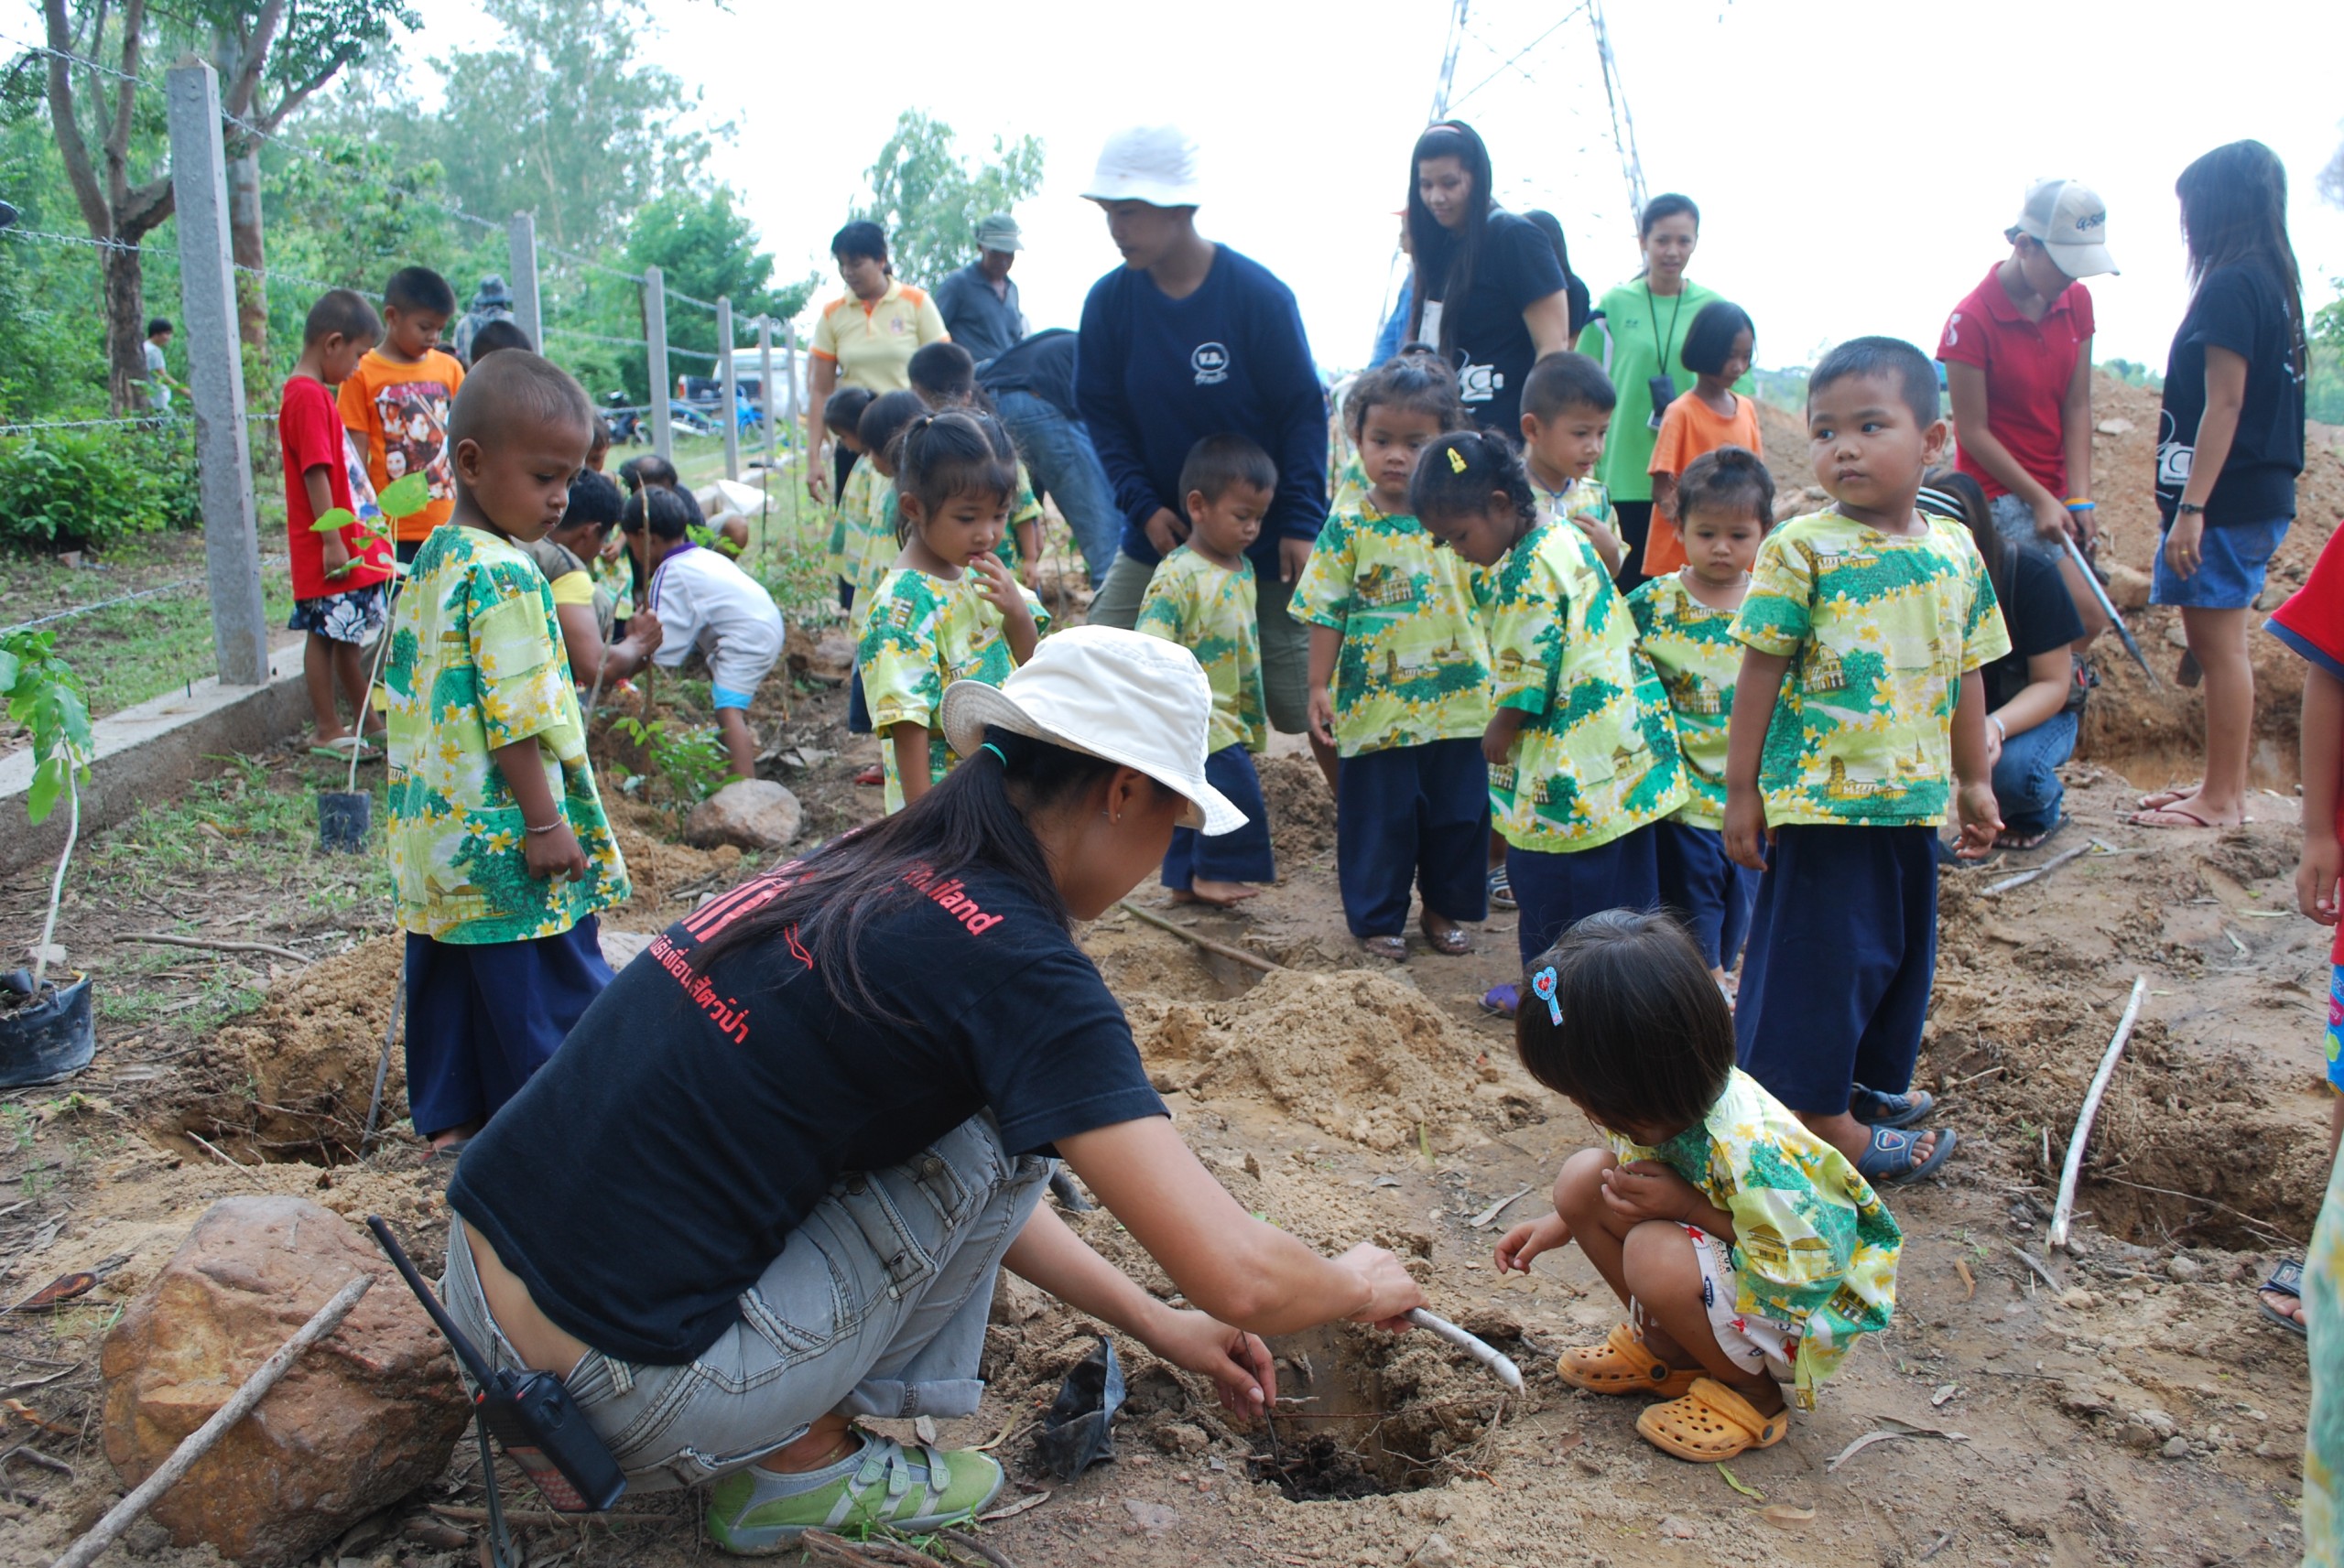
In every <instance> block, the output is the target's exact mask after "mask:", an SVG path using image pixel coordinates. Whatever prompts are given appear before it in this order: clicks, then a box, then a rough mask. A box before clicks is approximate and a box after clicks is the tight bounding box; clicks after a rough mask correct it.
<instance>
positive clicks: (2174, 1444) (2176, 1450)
mask: <svg viewBox="0 0 2344 1568" xmlns="http://www.w3.org/2000/svg"><path fill="white" fill-rule="evenodd" d="M2157 1452H2159V1453H2160V1454H2164V1455H2165V1457H2166V1458H2168V1459H2187V1458H2188V1457H2189V1440H2188V1439H2187V1438H2186V1437H2184V1436H2182V1435H2181V1434H2180V1433H2174V1434H2173V1435H2172V1436H2171V1437H2168V1438H2166V1439H2165V1446H2164V1447H2163V1448H2161V1449H2159V1450H2158V1451H2157Z"/></svg>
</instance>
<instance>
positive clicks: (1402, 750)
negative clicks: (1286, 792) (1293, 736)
mask: <svg viewBox="0 0 2344 1568" xmlns="http://www.w3.org/2000/svg"><path fill="white" fill-rule="evenodd" d="M1335 778H1336V784H1335V876H1336V881H1338V882H1340V884H1341V887H1342V892H1343V918H1344V919H1345V920H1346V921H1347V922H1349V923H1350V925H1351V935H1354V936H1398V935H1403V934H1404V933H1405V931H1406V929H1407V925H1408V890H1409V888H1410V886H1411V885H1413V886H1414V887H1415V888H1416V890H1417V891H1418V892H1421V893H1422V894H1423V895H1424V901H1425V907H1426V908H1427V909H1428V910H1431V911H1432V912H1434V913H1435V914H1445V915H1447V916H1449V919H1451V920H1486V919H1488V918H1489V914H1490V885H1489V861H1490V764H1489V763H1488V762H1484V761H1483V760H1482V758H1481V741H1478V740H1459V741H1429V742H1427V744H1425V745H1422V746H1394V747H1391V748H1390V749H1388V750H1386V751H1382V752H1362V754H1361V755H1359V756H1356V757H1345V758H1344V759H1343V761H1342V766H1341V768H1340V770H1339V771H1338V772H1337V773H1336V775H1335Z"/></svg>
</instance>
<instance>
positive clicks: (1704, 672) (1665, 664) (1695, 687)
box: [1628, 572, 1742, 829]
mask: <svg viewBox="0 0 2344 1568" xmlns="http://www.w3.org/2000/svg"><path fill="white" fill-rule="evenodd" d="M1628 610H1629V612H1630V613H1631V614H1633V616H1634V617H1635V618H1636V643H1637V646H1639V647H1640V648H1642V649H1643V650H1644V657H1645V658H1646V659H1648V660H1649V661H1651V664H1652V667H1653V670H1654V673H1655V674H1656V675H1658V676H1660V684H1661V685H1662V686H1663V687H1666V689H1667V691H1668V708H1669V713H1670V715H1671V717H1672V718H1673V719H1674V720H1675V722H1676V725H1677V754H1678V755H1679V756H1681V757H1683V758H1684V760H1685V787H1686V789H1687V792H1689V794H1690V795H1691V798H1690V799H1688V800H1687V801H1686V803H1685V808H1684V809H1683V810H1682V811H1679V812H1678V813H1677V821H1679V822H1682V823H1684V824H1685V825H1686V826H1687V827H1708V828H1711V829H1722V828H1723V827H1725V741H1726V725H1727V723H1728V721H1729V720H1730V719H1731V718H1732V716H1733V683H1734V681H1735V680H1736V679H1737V678H1738V677H1739V676H1741V674H1742V643H1740V642H1739V641H1738V640H1736V638H1735V637H1734V634H1733V611H1731V610H1712V609H1710V608H1709V606H1708V605H1706V604H1703V603H1702V602H1701V601H1700V600H1698V599H1696V598H1694V597H1693V595H1692V593H1691V591H1690V590H1689V589H1687V588H1686V586H1685V580H1684V579H1683V578H1682V577H1681V576H1679V575H1678V574H1677V573H1676V572H1670V573H1669V574H1668V575H1667V576H1666V577H1656V578H1654V579H1651V580H1650V581H1648V582H1645V583H1644V584H1643V585H1642V586H1641V587H1639V588H1638V589H1636V590H1635V592H1633V593H1632V594H1630V595H1628Z"/></svg>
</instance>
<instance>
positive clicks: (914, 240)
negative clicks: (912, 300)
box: [852, 109, 1042, 288]
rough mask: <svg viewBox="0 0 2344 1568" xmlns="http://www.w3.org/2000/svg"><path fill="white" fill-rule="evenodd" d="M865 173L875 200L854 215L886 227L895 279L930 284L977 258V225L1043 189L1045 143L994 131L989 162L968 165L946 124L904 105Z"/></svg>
mask: <svg viewBox="0 0 2344 1568" xmlns="http://www.w3.org/2000/svg"><path fill="white" fill-rule="evenodd" d="M864 174H865V176H866V177H867V178H869V179H870V181H871V197H872V199H871V201H870V204H869V205H867V206H863V207H858V208H856V209H855V211H853V213H852V216H853V217H855V218H867V219H870V220H871V221H872V222H875V223H877V224H878V225H879V226H880V227H881V228H883V229H884V230H886V231H887V245H888V249H889V250H890V251H891V252H892V253H893V254H894V259H895V273H896V276H900V277H904V278H907V279H909V280H910V281H912V282H914V283H917V284H919V285H921V286H923V287H931V288H932V287H935V286H936V285H937V284H938V283H939V282H941V281H942V280H943V278H944V276H945V275H946V274H947V273H950V272H951V271H952V270H953V269H954V268H956V267H961V266H966V265H968V264H969V263H971V262H972V261H974V260H976V259H977V241H976V233H977V225H978V224H979V223H980V222H983V221H984V220H985V219H986V218H987V217H989V216H991V215H992V214H993V213H995V212H1006V211H1010V210H1011V209H1012V208H1014V207H1015V206H1016V205H1017V203H1018V202H1020V201H1023V200H1026V198H1027V197H1029V196H1031V195H1033V194H1034V193H1035V192H1036V191H1037V190H1039V189H1041V188H1042V142H1041V138H1040V137H1038V136H1022V137H1020V138H1019V139H1018V140H1017V141H1015V143H1010V142H1004V140H1003V139H1002V138H1001V137H999V136H995V137H994V138H993V158H992V161H990V162H987V163H980V164H977V165H975V166H973V167H971V164H970V163H969V162H968V160H967V159H965V158H964V157H961V155H960V150H959V148H958V147H957V146H955V145H954V139H953V135H952V127H951V126H950V125H948V124H944V123H943V122H942V121H940V120H936V119H932V118H930V117H929V116H928V115H927V114H923V113H922V112H920V111H919V110H917V109H906V110H905V111H904V112H903V113H902V114H900V115H898V116H896V119H895V133H894V134H893V135H890V136H889V137H888V138H887V140H886V142H885V143H884V145H883V146H881V147H880V149H879V161H878V162H876V163H874V164H873V165H872V166H871V168H868V169H866V170H865V171H864Z"/></svg>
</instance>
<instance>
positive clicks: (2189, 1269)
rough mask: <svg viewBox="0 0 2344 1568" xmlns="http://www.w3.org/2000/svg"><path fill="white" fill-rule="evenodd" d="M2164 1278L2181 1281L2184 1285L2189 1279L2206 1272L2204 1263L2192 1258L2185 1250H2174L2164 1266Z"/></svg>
mask: <svg viewBox="0 0 2344 1568" xmlns="http://www.w3.org/2000/svg"><path fill="white" fill-rule="evenodd" d="M2205 1272H2206V1265H2205V1264H2203V1263H2200V1262H2199V1261H2198V1260H2197V1259H2195V1258H2192V1257H2191V1256H2190V1255H2189V1254H2188V1253H2187V1252H2176V1253H2175V1254H2174V1255H2173V1257H2172V1259H2171V1260H2169V1261H2167V1262H2166V1264H2165V1278H2167V1279H2169V1280H2178V1281H2180V1282H2181V1283H2183V1284H2185V1285H2186V1284H2187V1283H2188V1282H2189V1281H2192V1280H2195V1279H2197V1278H2198V1277H2199V1276H2201V1275H2203V1274H2204V1273H2205Z"/></svg>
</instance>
